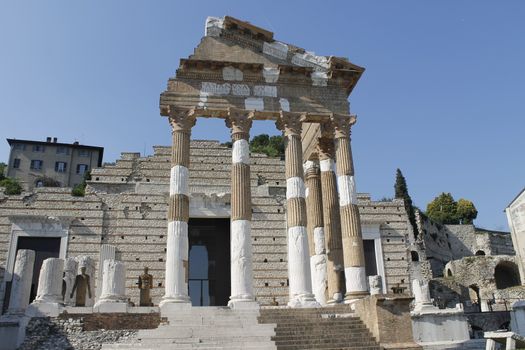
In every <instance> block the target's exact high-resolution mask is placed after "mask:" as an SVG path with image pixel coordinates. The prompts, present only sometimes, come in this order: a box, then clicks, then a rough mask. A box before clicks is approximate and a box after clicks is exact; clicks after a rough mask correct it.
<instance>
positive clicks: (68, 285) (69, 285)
mask: <svg viewBox="0 0 525 350" xmlns="http://www.w3.org/2000/svg"><path fill="white" fill-rule="evenodd" d="M77 271H78V262H77V261H76V259H75V258H73V257H69V258H67V259H66V261H65V262H64V283H65V286H64V287H65V290H62V295H63V297H64V304H66V305H69V306H75V299H74V298H71V290H73V285H74V284H75V278H76V277H77Z"/></svg>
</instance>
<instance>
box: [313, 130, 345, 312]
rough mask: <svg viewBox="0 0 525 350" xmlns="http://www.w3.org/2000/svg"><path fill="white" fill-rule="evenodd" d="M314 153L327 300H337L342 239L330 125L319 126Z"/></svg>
mask: <svg viewBox="0 0 525 350" xmlns="http://www.w3.org/2000/svg"><path fill="white" fill-rule="evenodd" d="M321 132H322V135H323V136H322V137H321V138H319V141H318V146H317V153H318V154H319V164H320V166H321V189H322V191H321V192H322V196H323V222H324V233H325V240H326V256H327V262H326V270H327V280H328V303H329V304H333V303H340V302H342V301H343V294H344V288H345V287H344V280H345V278H344V262H343V239H342V236H341V217H340V215H339V201H338V198H337V186H336V177H335V173H334V167H335V162H334V157H335V151H334V138H333V135H334V133H333V128H331V124H322V125H321Z"/></svg>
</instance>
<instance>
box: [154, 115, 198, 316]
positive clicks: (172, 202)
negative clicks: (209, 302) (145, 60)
mask: <svg viewBox="0 0 525 350" xmlns="http://www.w3.org/2000/svg"><path fill="white" fill-rule="evenodd" d="M195 117H196V116H195V114H194V113H193V111H192V110H185V109H179V108H175V107H170V117H169V121H170V124H171V127H172V146H171V175H170V198H169V208H168V239H167V244H166V280H165V281H164V286H165V294H164V297H163V298H162V301H161V302H160V306H161V308H164V306H165V305H166V304H176V303H180V304H185V305H187V306H191V304H190V297H189V295H188V273H189V270H188V268H189V266H188V255H189V242H188V220H189V207H190V204H189V203H190V201H189V166H190V136H191V128H192V127H193V125H195ZM166 310H167V309H166Z"/></svg>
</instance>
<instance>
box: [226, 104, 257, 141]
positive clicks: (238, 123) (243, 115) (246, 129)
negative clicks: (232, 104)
mask: <svg viewBox="0 0 525 350" xmlns="http://www.w3.org/2000/svg"><path fill="white" fill-rule="evenodd" d="M253 115H254V114H253V112H247V111H242V110H239V109H235V108H228V116H227V117H226V120H225V122H226V126H227V127H228V128H230V129H231V135H232V137H233V136H234V135H237V134H240V135H242V138H244V139H248V138H249V135H250V129H251V127H252V122H253Z"/></svg>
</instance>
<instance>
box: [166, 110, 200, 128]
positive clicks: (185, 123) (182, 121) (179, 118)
mask: <svg viewBox="0 0 525 350" xmlns="http://www.w3.org/2000/svg"><path fill="white" fill-rule="evenodd" d="M196 119H197V116H196V115H195V111H194V110H193V109H188V108H180V107H175V106H170V108H169V122H170V125H171V129H172V131H173V132H175V131H181V132H190V131H191V128H192V127H193V126H194V125H195V121H196Z"/></svg>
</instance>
